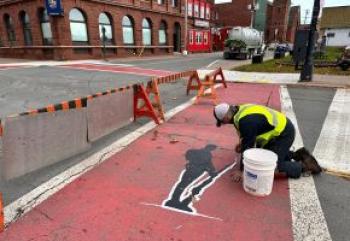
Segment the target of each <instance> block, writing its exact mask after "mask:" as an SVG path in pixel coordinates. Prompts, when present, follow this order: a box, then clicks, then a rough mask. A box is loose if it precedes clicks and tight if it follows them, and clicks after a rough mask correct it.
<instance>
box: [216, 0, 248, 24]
mask: <svg viewBox="0 0 350 241" xmlns="http://www.w3.org/2000/svg"><path fill="white" fill-rule="evenodd" d="M251 3H252V0H237V1H232V2H228V3H217V4H215V11H216V12H217V14H218V17H217V19H216V20H215V25H216V26H217V27H226V26H232V27H233V26H250V24H251V17H252V13H251V12H250V11H249V10H248V5H249V4H251Z"/></svg>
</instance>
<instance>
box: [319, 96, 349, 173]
mask: <svg viewBox="0 0 350 241" xmlns="http://www.w3.org/2000/svg"><path fill="white" fill-rule="evenodd" d="M349 106H350V90H349V89H338V90H337V92H336V94H335V96H334V98H333V101H332V104H331V105H330V107H329V110H328V114H327V117H326V120H325V121H324V123H323V127H322V131H321V133H320V137H319V138H318V140H317V143H316V146H315V150H314V155H315V157H316V159H317V160H318V161H319V163H320V165H321V166H322V167H323V168H326V169H329V170H332V171H340V172H344V173H350V148H349V146H350V107H349Z"/></svg>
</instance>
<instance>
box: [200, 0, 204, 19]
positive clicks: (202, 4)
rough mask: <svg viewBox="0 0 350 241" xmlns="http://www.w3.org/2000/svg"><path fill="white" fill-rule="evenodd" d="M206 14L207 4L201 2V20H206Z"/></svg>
mask: <svg viewBox="0 0 350 241" xmlns="http://www.w3.org/2000/svg"><path fill="white" fill-rule="evenodd" d="M204 13H205V4H204V3H203V2H201V12H200V18H204Z"/></svg>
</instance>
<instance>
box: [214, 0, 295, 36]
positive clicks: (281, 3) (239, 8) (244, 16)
mask: <svg viewBox="0 0 350 241" xmlns="http://www.w3.org/2000/svg"><path fill="white" fill-rule="evenodd" d="M254 1H255V4H258V5H259V9H258V10H257V11H256V13H255V16H254V21H253V27H254V28H255V29H258V30H259V31H262V32H264V34H265V41H266V42H286V41H288V42H294V36H295V32H296V30H297V28H298V26H299V25H300V7H299V6H293V7H291V0H274V1H273V2H270V1H267V0H233V1H232V2H229V3H220V4H215V7H214V10H215V11H216V12H217V13H218V18H217V19H216V20H215V25H216V27H218V28H220V27H230V26H243V27H247V26H250V25H251V18H252V13H251V11H249V10H248V8H247V6H248V5H249V4H252V3H253V2H254Z"/></svg>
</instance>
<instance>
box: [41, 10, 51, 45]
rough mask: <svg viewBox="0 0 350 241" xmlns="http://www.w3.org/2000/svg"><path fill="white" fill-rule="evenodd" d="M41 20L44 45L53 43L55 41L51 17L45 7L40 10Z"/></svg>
mask: <svg viewBox="0 0 350 241" xmlns="http://www.w3.org/2000/svg"><path fill="white" fill-rule="evenodd" d="M39 21H40V27H41V34H42V38H43V45H52V43H53V41H52V31H51V24H50V19H49V15H48V14H47V11H46V9H44V8H42V9H40V10H39Z"/></svg>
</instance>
